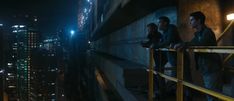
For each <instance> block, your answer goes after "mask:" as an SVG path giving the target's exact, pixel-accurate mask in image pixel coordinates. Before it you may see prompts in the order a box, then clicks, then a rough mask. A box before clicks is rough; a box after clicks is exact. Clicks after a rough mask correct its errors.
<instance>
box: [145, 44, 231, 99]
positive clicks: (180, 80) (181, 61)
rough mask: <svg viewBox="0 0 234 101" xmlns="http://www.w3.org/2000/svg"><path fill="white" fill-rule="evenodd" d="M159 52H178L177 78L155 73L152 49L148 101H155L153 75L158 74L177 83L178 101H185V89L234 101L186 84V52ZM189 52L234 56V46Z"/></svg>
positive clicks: (190, 49)
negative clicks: (184, 76)
mask: <svg viewBox="0 0 234 101" xmlns="http://www.w3.org/2000/svg"><path fill="white" fill-rule="evenodd" d="M157 51H174V52H177V77H176V78H175V77H170V76H168V75H165V74H163V73H160V72H157V71H154V59H153V54H154V53H153V52H154V49H150V59H149V61H150V62H149V63H150V64H149V70H147V71H149V93H148V101H153V85H154V84H153V77H154V76H153V75H154V74H158V75H159V76H161V77H162V78H165V79H167V80H170V81H173V82H176V83H177V91H176V101H183V87H184V86H186V87H189V88H191V89H194V90H197V91H199V92H202V93H205V94H208V95H211V96H214V97H216V98H219V99H221V100H224V101H234V98H232V97H230V96H227V95H224V94H222V93H219V92H215V91H212V90H209V89H207V88H204V87H200V86H197V85H194V84H192V83H189V82H186V81H184V79H183V75H184V71H183V69H184V68H183V67H184V66H183V65H184V59H183V58H184V52H182V51H176V50H174V49H167V48H161V49H157ZM186 51H187V52H195V53H196V52H199V53H221V54H234V46H194V47H189V48H188V49H186ZM232 57H233V55H231V56H230V55H229V56H227V57H226V58H225V59H224V62H223V63H225V62H227V61H228V60H230V58H232Z"/></svg>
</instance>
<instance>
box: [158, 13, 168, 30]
mask: <svg viewBox="0 0 234 101" xmlns="http://www.w3.org/2000/svg"><path fill="white" fill-rule="evenodd" d="M169 24H170V19H169V18H168V17H166V16H161V17H159V18H158V28H159V30H162V31H164V30H166V29H167V27H168V25H169Z"/></svg>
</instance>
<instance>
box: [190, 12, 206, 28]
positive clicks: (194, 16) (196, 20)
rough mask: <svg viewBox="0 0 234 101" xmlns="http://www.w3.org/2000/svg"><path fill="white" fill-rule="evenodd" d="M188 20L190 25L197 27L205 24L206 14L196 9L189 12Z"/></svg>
mask: <svg viewBox="0 0 234 101" xmlns="http://www.w3.org/2000/svg"><path fill="white" fill-rule="evenodd" d="M189 20H190V25H191V26H192V27H193V28H197V27H198V26H200V25H204V24H205V20H206V16H205V15H204V14H203V13H202V12H201V11H197V12H193V13H191V14H190V17H189Z"/></svg>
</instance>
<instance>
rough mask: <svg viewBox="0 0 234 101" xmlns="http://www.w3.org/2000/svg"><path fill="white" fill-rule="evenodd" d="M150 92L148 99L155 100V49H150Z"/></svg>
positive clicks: (149, 100)
mask: <svg viewBox="0 0 234 101" xmlns="http://www.w3.org/2000/svg"><path fill="white" fill-rule="evenodd" d="M149 55H150V56H149V58H150V59H149V78H148V80H149V92H148V97H149V98H148V101H153V92H154V74H153V71H154V56H153V55H154V49H150V54H149Z"/></svg>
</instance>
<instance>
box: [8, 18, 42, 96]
mask: <svg viewBox="0 0 234 101" xmlns="http://www.w3.org/2000/svg"><path fill="white" fill-rule="evenodd" d="M35 19H36V20H35ZM14 20H15V22H13V23H14V25H13V26H12V27H11V33H9V34H10V35H9V37H8V42H9V54H8V58H7V59H8V62H7V65H8V67H7V73H8V75H7V77H6V80H7V83H6V88H7V90H8V96H9V98H10V99H12V100H14V99H13V98H17V99H18V100H20V101H21V100H22V101H29V100H30V99H31V96H32V94H31V68H32V61H31V58H32V52H33V50H35V49H36V48H38V47H39V38H40V37H39V31H38V30H37V26H36V25H37V22H38V20H37V18H36V17H35V16H33V17H29V16H23V17H22V16H20V17H15V18H14ZM13 88H14V89H16V90H14V91H12V90H11V89H13ZM15 93H16V94H15Z"/></svg>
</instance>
